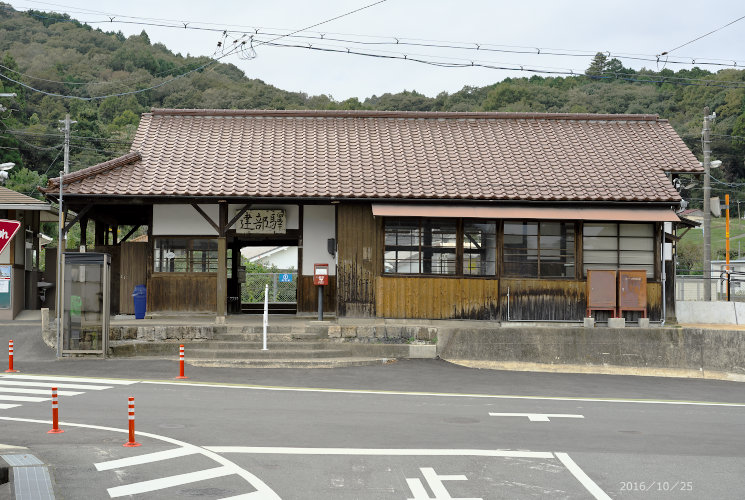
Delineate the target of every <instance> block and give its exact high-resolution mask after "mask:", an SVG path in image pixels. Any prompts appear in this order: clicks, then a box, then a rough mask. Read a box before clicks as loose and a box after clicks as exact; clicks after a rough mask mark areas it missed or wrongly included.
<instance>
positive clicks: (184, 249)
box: [154, 238, 217, 273]
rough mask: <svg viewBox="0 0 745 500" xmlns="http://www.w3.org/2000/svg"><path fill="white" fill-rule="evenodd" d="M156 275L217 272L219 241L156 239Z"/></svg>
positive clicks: (204, 239) (205, 239)
mask: <svg viewBox="0 0 745 500" xmlns="http://www.w3.org/2000/svg"><path fill="white" fill-rule="evenodd" d="M154 257H155V265H154V271H155V272H156V273H215V272H217V240H216V239H208V238H156V239H155V256H154Z"/></svg>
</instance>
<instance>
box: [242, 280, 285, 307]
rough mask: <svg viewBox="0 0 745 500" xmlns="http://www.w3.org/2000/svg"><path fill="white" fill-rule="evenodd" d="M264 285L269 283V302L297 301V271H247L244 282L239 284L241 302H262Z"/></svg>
mask: <svg viewBox="0 0 745 500" xmlns="http://www.w3.org/2000/svg"><path fill="white" fill-rule="evenodd" d="M266 285H269V302H271V303H274V304H276V303H280V304H294V303H295V302H297V273H247V274H246V282H245V283H242V284H241V303H243V304H261V303H263V302H264V290H265V287H266Z"/></svg>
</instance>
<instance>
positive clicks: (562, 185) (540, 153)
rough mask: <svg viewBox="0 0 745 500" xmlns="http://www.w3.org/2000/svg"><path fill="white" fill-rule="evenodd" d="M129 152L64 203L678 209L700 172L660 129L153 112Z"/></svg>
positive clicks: (564, 122) (627, 119) (398, 115)
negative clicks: (686, 178) (315, 201)
mask: <svg viewBox="0 0 745 500" xmlns="http://www.w3.org/2000/svg"><path fill="white" fill-rule="evenodd" d="M132 151H133V153H130V154H129V155H126V156H123V157H121V158H117V159H115V160H111V161H109V162H106V163H103V164H100V165H96V166H93V167H89V168H87V169H84V170H81V171H78V172H76V173H74V174H71V175H70V176H69V177H66V178H65V193H67V194H71V195H110V196H116V195H129V196H224V197H289V198H341V199H343V198H361V199H467V200H588V201H589V200H600V201H678V200H680V196H679V195H678V193H677V192H676V191H675V189H674V188H673V186H672V183H671V182H670V181H669V180H668V178H667V176H666V175H665V172H701V171H702V169H701V167H700V165H699V163H698V161H697V160H696V158H695V157H694V156H693V154H692V153H691V152H690V150H689V149H688V148H687V147H686V146H685V144H684V143H683V141H682V140H681V139H680V137H678V135H677V134H676V133H675V131H674V130H673V128H672V127H671V126H670V124H669V123H668V122H667V121H666V120H661V119H659V118H658V117H657V116H656V115H590V114H541V113H424V112H378V111H367V112H365V111H351V112H350V111H266V110H258V111H241V110H167V109H155V110H153V111H152V112H151V113H145V114H144V115H143V116H142V120H141V121H140V126H139V128H138V130H137V134H136V136H135V139H134V142H133V144H132ZM138 152H139V153H138ZM138 154H139V155H141V156H140V158H137V156H136V155H138ZM56 182H57V180H56V179H53V180H52V181H50V184H49V187H54V186H57V187H58V184H56Z"/></svg>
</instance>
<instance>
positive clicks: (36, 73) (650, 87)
mask: <svg viewBox="0 0 745 500" xmlns="http://www.w3.org/2000/svg"><path fill="white" fill-rule="evenodd" d="M328 57H335V56H334V55H329V56H328ZM345 57H348V56H345ZM208 63H210V59H209V58H207V57H191V56H188V55H187V56H183V55H181V54H174V53H173V52H171V51H170V50H169V49H168V48H167V47H165V46H164V45H162V44H157V43H156V44H153V43H151V42H150V40H149V38H148V36H147V33H146V32H145V31H143V32H142V33H141V34H140V35H136V36H130V37H125V36H124V35H122V34H121V33H120V32H119V33H114V32H105V31H101V30H100V29H94V28H92V27H90V26H88V25H85V24H81V23H79V22H77V21H75V20H74V19H71V18H70V17H69V16H67V15H65V14H58V13H53V12H39V11H27V12H19V11H15V10H13V9H12V7H10V6H9V5H7V4H3V3H0V92H15V93H17V94H18V97H17V98H14V99H8V98H0V104H2V105H4V106H5V107H7V108H9V109H8V110H7V111H5V112H2V113H0V161H2V162H9V161H12V162H15V163H16V164H17V166H16V167H15V168H14V169H13V171H12V173H11V178H10V179H9V181H8V182H7V184H6V185H8V187H11V188H14V189H17V190H19V191H22V192H29V193H30V192H33V188H34V186H35V185H37V184H38V183H40V182H43V181H44V178H43V177H44V176H47V175H48V176H50V177H52V176H57V175H58V173H59V170H60V169H61V168H62V154H61V146H62V135H61V133H60V131H59V126H60V124H59V120H60V119H61V118H63V117H64V115H65V113H70V115H71V117H72V119H73V120H76V121H77V123H76V124H75V125H74V129H73V139H72V146H71V169H72V170H77V169H80V168H84V167H86V166H89V165H92V164H95V163H98V162H101V161H105V160H107V159H110V158H112V157H114V156H117V155H119V154H122V153H123V152H125V151H127V149H128V146H129V142H130V140H131V137H132V134H133V131H134V130H135V128H136V126H137V123H138V120H139V116H140V113H142V112H144V111H147V110H149V109H150V108H151V107H172V108H241V109H249V108H269V109H378V110H410V111H535V112H570V113H578V112H588V113H653V114H658V115H660V116H661V117H663V118H667V119H669V120H670V122H671V123H672V125H673V127H675V129H676V130H677V131H678V133H679V134H680V135H681V136H682V137H683V138H684V140H685V141H686V143H687V144H688V145H689V146H690V147H691V149H692V150H693V151H694V152H695V153H696V154H700V152H701V124H702V120H703V109H704V106H707V105H708V106H710V108H711V110H712V111H715V112H716V114H717V121H716V124H715V125H714V130H713V133H714V134H715V135H714V136H713V139H714V142H713V148H712V149H713V157H714V158H716V159H720V160H722V161H723V162H724V165H723V168H722V169H721V170H720V171H717V172H716V173H715V175H716V176H718V177H720V178H721V179H722V180H723V181H726V182H743V181H745V163H744V162H743V159H744V158H745V139H743V136H745V71H743V70H735V69H723V70H720V71H719V72H717V73H712V72H709V71H706V70H702V69H699V68H694V69H692V70H681V71H677V72H673V71H671V70H669V69H666V70H663V71H662V72H661V73H653V72H650V71H640V72H635V71H633V70H630V69H627V68H624V67H623V65H622V63H621V62H620V61H618V60H616V59H611V60H607V59H606V58H605V57H604V56H603V55H602V54H598V55H597V56H596V58H595V60H594V61H593V62H592V64H591V65H590V66H589V67H588V69H587V74H586V75H584V76H572V77H547V78H544V77H540V76H532V77H529V78H527V77H526V78H522V77H521V78H510V79H506V80H504V81H502V82H499V83H495V84H493V85H489V86H486V87H478V88H477V87H464V88H463V89H462V90H460V91H458V92H455V93H452V94H448V93H446V92H443V93H441V94H439V95H438V96H436V97H426V96H424V95H422V94H419V93H417V92H416V91H414V90H412V91H404V92H401V93H398V94H383V95H380V96H372V97H367V98H365V99H363V100H359V99H356V98H352V99H348V100H345V101H340V102H338V101H335V100H333V99H331V98H330V97H328V96H325V95H319V96H308V95H306V94H304V93H298V92H287V91H284V90H281V89H278V88H276V87H273V86H271V85H267V84H266V83H264V82H262V81H261V80H257V79H251V78H247V77H246V76H245V75H244V74H243V72H242V71H241V70H240V69H238V68H237V67H236V66H234V65H232V64H223V63H214V64H208ZM340 63H342V62H341V61H340ZM412 64H415V63H412ZM189 71H193V72H192V73H189V74H188V75H186V76H184V77H182V78H178V79H175V80H173V81H171V82H170V83H165V84H164V85H162V86H160V87H157V88H153V89H152V90H148V91H144V92H137V93H132V94H127V95H122V96H119V97H108V98H106V99H103V100H77V99H65V98H61V97H55V96H51V95H46V94H45V93H44V92H46V93H51V94H62V95H74V96H80V97H91V96H100V95H109V94H126V93H127V92H132V91H137V90H139V89H144V88H150V87H156V86H157V85H159V84H161V83H163V82H166V81H168V80H172V79H173V78H174V77H176V76H178V75H182V74H184V73H187V72H189ZM453 71H459V70H457V69H453ZM11 79H12V80H15V81H17V82H20V83H22V84H23V85H20V84H18V83H14V82H12V81H11ZM636 80H647V81H649V80H654V81H657V82H658V83H643V82H638V81H636ZM702 84H705V85H702ZM24 85H25V86H24ZM28 87H32V88H33V89H36V90H31V89H29V88H28ZM40 91H41V92H40ZM733 136H734V137H733ZM22 167H26V168H27V169H28V170H26V169H24V168H22ZM714 188H715V189H714V194H715V195H716V194H717V193H718V191H717V189H720V190H722V189H727V190H728V192H730V194H733V195H736V192H735V191H736V190H735V189H734V188H725V185H724V184H719V183H715V185H714ZM743 192H744V194H743V196H740V198H741V199H745V189H743ZM684 196H687V197H690V198H691V199H693V201H694V204H696V203H695V200H696V193H695V192H693V193H688V195H687V194H686V193H684ZM698 198H700V195H699V196H698Z"/></svg>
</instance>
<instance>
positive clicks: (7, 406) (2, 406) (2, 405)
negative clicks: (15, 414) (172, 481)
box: [0, 403, 21, 410]
mask: <svg viewBox="0 0 745 500" xmlns="http://www.w3.org/2000/svg"><path fill="white" fill-rule="evenodd" d="M17 406H21V405H11V404H6V403H0V410H10V409H11V408H15V407H17Z"/></svg>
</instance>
